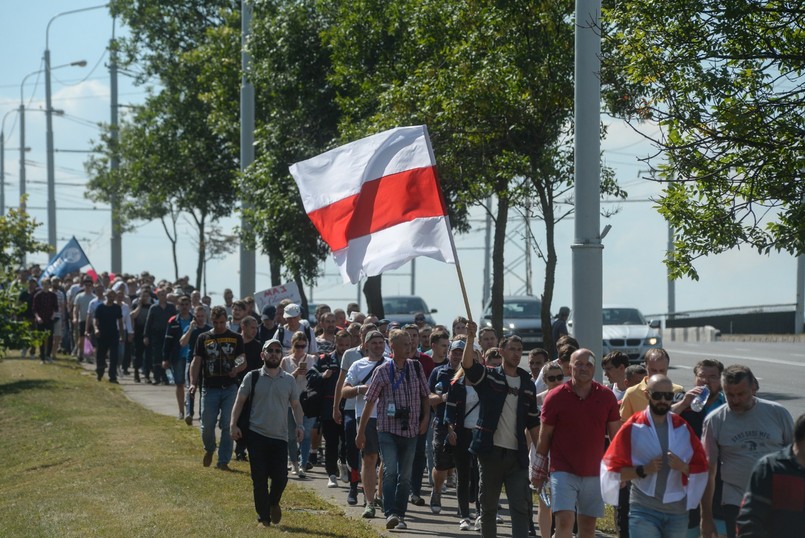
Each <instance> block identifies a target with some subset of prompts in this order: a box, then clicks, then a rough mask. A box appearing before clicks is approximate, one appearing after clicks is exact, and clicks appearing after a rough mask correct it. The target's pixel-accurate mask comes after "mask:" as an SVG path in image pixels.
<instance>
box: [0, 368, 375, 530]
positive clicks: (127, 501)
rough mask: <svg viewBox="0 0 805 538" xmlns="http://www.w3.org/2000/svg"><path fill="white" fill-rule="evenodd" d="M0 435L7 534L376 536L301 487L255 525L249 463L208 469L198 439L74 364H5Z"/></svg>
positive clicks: (1, 514)
mask: <svg viewBox="0 0 805 538" xmlns="http://www.w3.org/2000/svg"><path fill="white" fill-rule="evenodd" d="M0 432H2V434H0V462H2V466H3V471H2V473H0V499H2V501H1V502H0V529H2V535H3V536H4V537H5V536H26V537H27V536H48V537H50V536H60V537H68V536H76V537H82V538H83V537H87V536H170V537H176V536H257V535H259V536H288V535H289V534H296V535H299V536H332V537H376V536H378V534H377V533H376V532H375V531H373V530H372V529H371V528H370V527H369V526H368V525H366V524H365V523H363V522H361V521H356V520H354V519H350V518H347V517H346V516H345V515H344V513H343V511H342V510H341V509H339V508H337V507H335V506H334V505H332V504H328V503H326V502H324V501H322V500H321V499H320V498H318V497H317V496H316V495H315V494H314V493H313V492H311V491H309V490H306V489H304V488H300V487H297V486H295V485H294V484H289V485H288V488H287V489H286V490H285V494H284V495H283V500H282V505H283V519H282V524H281V525H280V526H279V527H272V528H270V529H264V528H258V527H257V523H256V515H255V512H254V504H253V501H252V491H251V479H250V477H249V473H248V464H237V465H236V466H235V470H236V472H232V473H226V472H222V471H218V470H216V469H214V468H213V467H210V468H204V467H202V466H201V456H202V453H203V452H202V448H201V440H200V439H199V433H198V430H196V429H195V428H193V429H191V428H187V426H186V425H185V424H184V422H182V421H177V420H176V419H174V418H171V417H164V416H161V415H157V414H155V413H152V412H150V411H147V410H145V409H143V408H142V407H140V406H139V405H137V404H135V403H133V402H131V401H129V400H128V399H127V398H126V397H125V395H124V394H123V391H122V389H121V388H120V387H119V386H115V385H111V384H109V383H98V382H97V381H95V377H94V374H93V373H91V372H89V373H85V371H84V370H83V369H81V368H80V367H78V366H77V365H75V364H73V363H71V362H69V361H67V360H59V361H56V363H55V364H49V365H42V364H40V363H39V361H32V360H27V361H22V360H13V359H6V360H0Z"/></svg>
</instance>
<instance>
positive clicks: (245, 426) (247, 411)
mask: <svg viewBox="0 0 805 538" xmlns="http://www.w3.org/2000/svg"><path fill="white" fill-rule="evenodd" d="M251 372H252V390H251V392H250V393H249V397H248V398H247V399H246V403H244V404H243V409H241V410H240V416H238V429H239V430H240V434H241V435H242V436H243V439H245V438H246V434H247V433H249V423H250V421H251V415H252V400H253V399H254V388H255V387H256V386H257V380H258V379H260V368H256V369H254V370H252V371H251ZM247 375H248V373H247ZM244 377H245V376H244Z"/></svg>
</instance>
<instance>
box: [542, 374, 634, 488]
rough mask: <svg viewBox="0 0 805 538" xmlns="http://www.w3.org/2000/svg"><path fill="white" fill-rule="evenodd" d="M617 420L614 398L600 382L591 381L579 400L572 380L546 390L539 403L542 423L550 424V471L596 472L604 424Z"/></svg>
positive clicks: (599, 461)
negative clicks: (590, 387)
mask: <svg viewBox="0 0 805 538" xmlns="http://www.w3.org/2000/svg"><path fill="white" fill-rule="evenodd" d="M619 420H620V415H619V414H618V400H616V399H615V395H614V394H612V391H611V390H609V389H608V388H606V387H605V386H604V385H601V384H600V383H597V382H595V381H593V382H592V389H591V390H590V394H589V395H588V396H587V397H586V398H585V399H583V400H582V399H581V398H579V397H578V396H577V395H576V393H575V392H574V391H573V383H572V382H567V383H564V384H563V385H559V386H558V387H556V388H555V389H553V390H552V391H550V392H549V393H548V394H547V396H545V401H544V403H543V405H542V423H543V424H547V425H549V426H553V427H554V430H553V439H552V441H551V450H550V457H551V471H562V472H566V473H572V474H574V475H577V476H598V475H599V472H600V467H601V459H602V458H603V457H604V437H605V435H606V433H607V424H609V423H610V422H615V421H619Z"/></svg>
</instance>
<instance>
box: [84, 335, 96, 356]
mask: <svg viewBox="0 0 805 538" xmlns="http://www.w3.org/2000/svg"><path fill="white" fill-rule="evenodd" d="M93 355H95V346H93V345H92V340H90V339H89V336H85V337H84V356H85V357H92V356H93Z"/></svg>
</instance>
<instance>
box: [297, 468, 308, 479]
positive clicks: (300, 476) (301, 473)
mask: <svg viewBox="0 0 805 538" xmlns="http://www.w3.org/2000/svg"><path fill="white" fill-rule="evenodd" d="M296 476H298V477H299V478H307V473H305V471H303V470H302V469H299V472H298V473H296Z"/></svg>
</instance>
